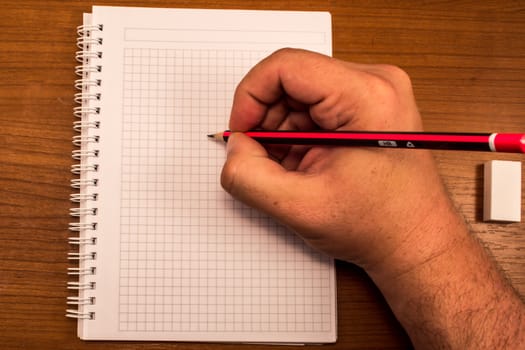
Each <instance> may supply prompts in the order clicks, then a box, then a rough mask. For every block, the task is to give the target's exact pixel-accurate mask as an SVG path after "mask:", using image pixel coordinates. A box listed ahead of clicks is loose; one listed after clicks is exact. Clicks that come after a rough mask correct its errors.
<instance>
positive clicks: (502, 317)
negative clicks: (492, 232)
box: [372, 208, 525, 349]
mask: <svg viewBox="0 0 525 350" xmlns="http://www.w3.org/2000/svg"><path fill="white" fill-rule="evenodd" d="M444 210H446V211H447V210H450V212H449V213H448V214H447V215H444V216H443V213H440V214H441V215H439V216H436V217H441V221H440V222H439V223H431V222H430V223H429V222H428V221H427V222H426V224H428V226H427V227H426V229H425V228H421V229H422V232H420V234H423V235H434V236H441V237H443V236H445V235H448V236H449V237H454V239H453V240H451V241H450V242H449V243H448V244H442V243H443V240H439V241H438V242H439V243H438V244H437V245H436V246H435V247H432V244H433V243H432V242H435V241H434V240H428V241H427V243H426V246H424V247H420V246H417V245H415V247H414V251H413V253H414V259H418V258H421V257H423V256H424V255H425V254H427V253H428V252H430V251H432V249H434V248H436V249H435V253H434V254H428V255H427V257H426V258H425V259H423V260H421V261H420V263H418V264H417V265H415V266H413V267H412V268H409V269H406V270H404V271H402V270H395V267H393V268H392V269H390V271H389V270H388V269H384V270H383V271H381V272H380V273H375V274H372V278H374V280H375V282H376V283H377V285H378V286H379V287H380V289H381V290H382V291H383V293H384V295H385V297H386V299H387V300H388V302H389V304H390V305H391V307H392V309H393V311H394V313H395V314H396V316H397V317H398V319H399V321H400V322H401V323H402V324H403V326H404V327H405V329H406V330H407V332H408V334H409V335H410V337H411V339H412V341H413V343H414V346H415V347H416V348H418V349H426V348H430V349H432V348H435V349H449V348H450V349H518V348H523V347H525V311H524V305H523V303H522V301H521V300H520V299H519V297H518V296H517V294H516V293H515V292H514V290H513V289H512V287H511V286H510V285H509V283H508V282H507V281H506V280H505V279H504V278H503V277H502V276H501V274H500V272H499V271H498V268H497V267H496V265H495V264H494V263H493V261H492V260H491V259H490V258H489V256H488V255H487V254H486V252H485V251H484V249H483V247H482V246H481V245H480V244H479V242H477V241H476V239H475V238H474V237H472V235H471V234H469V232H468V230H467V228H466V225H465V224H464V223H463V221H462V219H461V218H460V217H459V215H458V214H456V213H455V212H454V210H453V209H452V208H448V209H447V208H445V209H444ZM430 221H432V220H430ZM399 259H401V260H402V261H403V262H402V263H401V264H400V265H401V266H409V265H408V264H405V265H404V263H406V262H407V261H410V256H406V255H405V256H402V257H401V256H398V257H397V260H398V261H399ZM395 261H396V260H395V259H393V260H390V261H389V262H390V264H395ZM391 272H392V273H391Z"/></svg>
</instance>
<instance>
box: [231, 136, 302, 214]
mask: <svg viewBox="0 0 525 350" xmlns="http://www.w3.org/2000/svg"><path fill="white" fill-rule="evenodd" d="M297 177H298V176H297V174H295V173H294V172H290V171H287V170H286V169H285V168H283V167H282V166H281V165H280V164H279V163H277V162H275V161H274V160H272V159H271V158H270V156H269V154H268V152H267V151H266V149H264V147H263V146H261V145H260V144H259V143H258V142H256V141H255V140H253V139H251V138H250V137H248V136H246V135H244V134H242V133H233V134H232V135H231V136H230V137H229V139H228V143H227V146H226V162H225V164H224V167H223V169H222V174H221V185H222V187H223V188H224V189H225V190H226V191H227V192H228V193H230V194H231V195H232V196H233V197H235V198H237V199H239V200H240V201H242V202H244V203H246V204H247V205H249V206H251V207H254V208H256V209H259V210H261V211H263V212H265V213H267V214H269V215H272V216H274V217H276V218H278V219H279V218H280V219H285V218H286V216H287V214H286V210H284V209H286V208H289V206H288V205H284V204H285V203H290V201H291V200H293V198H294V197H295V196H294V194H293V191H294V189H295V188H297V187H296V186H297V180H298V179H297ZM285 221H286V220H285Z"/></svg>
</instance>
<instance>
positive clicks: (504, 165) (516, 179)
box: [483, 160, 521, 222]
mask: <svg viewBox="0 0 525 350" xmlns="http://www.w3.org/2000/svg"><path fill="white" fill-rule="evenodd" d="M484 168H485V169H484V196H483V220H484V221H509V222H519V221H521V162H515V161H506V160H491V161H488V162H486V163H485V166H484Z"/></svg>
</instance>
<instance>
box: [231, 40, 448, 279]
mask: <svg viewBox="0 0 525 350" xmlns="http://www.w3.org/2000/svg"><path fill="white" fill-rule="evenodd" d="M257 128H262V129H268V130H312V129H326V130H374V131H419V130H421V129H422V126H421V119H420V116H419V112H418V110H417V107H416V104H415V101H414V97H413V94H412V88H411V83H410V80H409V78H408V76H407V75H406V74H405V73H404V72H403V71H402V70H400V69H399V68H396V67H392V66H387V65H360V64H353V63H348V62H343V61H339V60H336V59H333V58H330V57H327V56H323V55H320V54H315V53H312V52H307V51H301V50H292V49H285V50H281V51H278V52H276V53H274V54H273V55H271V56H269V57H268V58H266V59H265V60H263V61H262V62H261V63H259V64H258V65H256V66H255V67H254V68H253V69H252V70H251V71H250V72H249V73H248V74H247V75H246V77H245V78H244V79H243V80H242V81H241V83H240V84H239V86H238V88H237V90H236V92H235V97H234V101H233V107H232V112H231V119H230V129H231V130H233V131H240V132H242V131H247V130H250V129H257ZM222 185H223V187H224V188H225V189H226V190H227V191H228V192H230V193H231V194H232V195H233V196H234V197H236V198H238V199H240V200H241V201H243V202H246V203H247V204H249V205H251V206H253V207H255V208H258V209H260V210H262V211H264V212H266V213H268V214H270V215H272V216H274V217H275V218H277V219H278V220H280V221H281V222H282V223H284V224H285V225H287V226H289V227H290V228H291V229H293V230H294V231H295V232H297V233H298V234H299V235H301V236H302V237H303V238H304V239H305V240H306V241H307V242H308V243H309V244H311V245H312V246H314V247H317V248H318V249H320V250H322V251H324V252H326V253H327V254H330V255H332V256H335V257H337V258H340V259H344V260H348V261H352V262H355V263H358V264H360V265H361V266H363V267H365V268H366V269H367V270H373V269H380V270H382V269H383V267H382V266H383V265H384V264H391V263H392V259H393V256H394V255H396V256H397V257H398V259H401V261H399V262H398V264H396V265H395V266H396V268H397V269H398V271H396V272H394V273H402V272H403V271H404V270H408V269H411V268H412V266H413V265H414V264H419V263H420V262H421V261H424V260H425V259H428V258H429V256H432V255H436V254H439V253H440V252H442V251H443V250H445V249H447V248H448V246H450V245H451V244H453V242H454V241H455V239H456V237H449V236H439V235H437V236H436V237H427V238H426V239H424V242H425V244H423V245H421V244H420V243H421V242H420V241H419V240H420V239H421V238H422V237H420V236H421V235H422V234H425V233H426V231H427V230H426V229H425V230H423V227H428V226H432V229H434V230H436V231H439V230H440V227H441V226H442V225H443V223H448V222H449V221H450V220H448V219H447V218H448V217H450V215H451V214H450V213H451V209H450V203H449V200H448V198H447V196H446V193H445V191H444V190H443V186H442V184H441V180H440V178H439V176H438V174H437V171H436V169H435V166H434V163H433V160H432V158H431V155H430V153H429V152H428V151H423V150H392V149H379V148H373V149H371V148H351V147H305V146H278V147H275V146H273V147H267V148H265V147H263V146H261V145H260V144H259V143H257V142H255V141H254V140H252V139H250V138H248V137H246V136H244V135H242V134H241V133H239V134H234V135H233V136H232V137H231V138H230V139H229V141H228V145H227V161H226V164H225V166H224V170H223V173H222ZM452 216H454V214H452ZM414 250H416V251H418V252H419V253H418V254H415V255H413V256H412V257H411V259H409V260H408V259H405V256H406V254H412V253H413V252H414Z"/></svg>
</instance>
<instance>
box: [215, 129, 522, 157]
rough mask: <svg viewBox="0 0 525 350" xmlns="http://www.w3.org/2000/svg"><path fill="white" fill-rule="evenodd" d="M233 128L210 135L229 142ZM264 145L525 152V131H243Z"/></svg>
mask: <svg viewBox="0 0 525 350" xmlns="http://www.w3.org/2000/svg"><path fill="white" fill-rule="evenodd" d="M231 133H232V132H231V131H230V130H226V131H223V132H219V133H216V134H210V135H208V137H210V138H213V139H216V140H223V141H225V142H226V141H228V137H229V136H230V135H231ZM244 134H245V135H247V136H250V137H251V138H253V139H254V140H256V141H258V142H260V143H263V144H282V145H317V146H325V145H330V146H361V147H386V148H409V149H443V150H458V151H482V152H483V151H484V152H509V153H525V134H517V133H516V134H507V133H486V134H485V133H439V132H380V131H281V130H279V131H266V130H254V131H247V132H245V133H244Z"/></svg>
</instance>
